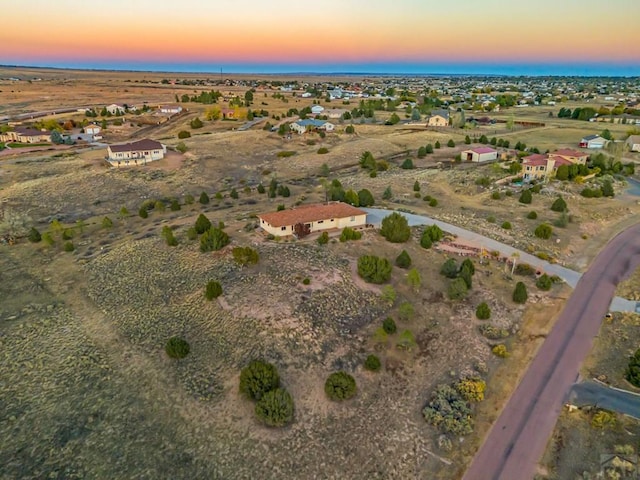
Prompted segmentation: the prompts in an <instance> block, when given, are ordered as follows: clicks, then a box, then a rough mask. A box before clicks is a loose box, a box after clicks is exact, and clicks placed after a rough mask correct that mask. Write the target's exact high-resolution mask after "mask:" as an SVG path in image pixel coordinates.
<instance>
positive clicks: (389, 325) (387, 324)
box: [382, 317, 640, 378]
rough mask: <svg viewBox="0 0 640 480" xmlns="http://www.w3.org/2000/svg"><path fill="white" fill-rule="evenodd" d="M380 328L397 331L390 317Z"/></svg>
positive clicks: (390, 332) (390, 331) (391, 331)
mask: <svg viewBox="0 0 640 480" xmlns="http://www.w3.org/2000/svg"><path fill="white" fill-rule="evenodd" d="M382 328H383V329H384V331H385V332H386V333H387V334H389V335H393V334H394V333H396V331H397V330H398V327H397V326H396V322H395V320H394V319H393V318H391V317H387V318H385V319H384V320H383V321H382ZM639 378H640V377H639Z"/></svg>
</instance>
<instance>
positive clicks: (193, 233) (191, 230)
mask: <svg viewBox="0 0 640 480" xmlns="http://www.w3.org/2000/svg"><path fill="white" fill-rule="evenodd" d="M187 238H188V239H189V240H195V239H196V238H198V232H197V231H196V227H189V229H188V230H187Z"/></svg>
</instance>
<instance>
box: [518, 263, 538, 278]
mask: <svg viewBox="0 0 640 480" xmlns="http://www.w3.org/2000/svg"><path fill="white" fill-rule="evenodd" d="M513 273H515V274H516V275H522V276H523V277H526V276H529V275H535V274H536V269H535V267H532V266H531V265H529V264H528V263H518V264H517V265H516V268H515V269H514V272H513Z"/></svg>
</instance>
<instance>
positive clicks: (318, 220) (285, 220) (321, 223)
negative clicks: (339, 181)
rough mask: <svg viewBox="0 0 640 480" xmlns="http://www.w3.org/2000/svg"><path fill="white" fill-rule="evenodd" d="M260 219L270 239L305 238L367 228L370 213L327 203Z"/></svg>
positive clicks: (268, 215) (347, 205) (263, 216)
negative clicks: (324, 231) (325, 232)
mask: <svg viewBox="0 0 640 480" xmlns="http://www.w3.org/2000/svg"><path fill="white" fill-rule="evenodd" d="M258 219H259V221H260V227H261V228H262V229H263V230H264V231H265V232H267V233H270V234H271V235H275V236H280V237H286V236H289V235H296V236H298V237H302V236H305V235H308V234H309V233H313V232H321V231H323V230H333V229H343V228H344V227H351V228H356V227H364V226H365V225H366V224H367V212H364V211H362V210H360V209H359V208H356V207H353V206H351V205H349V204H348V203H342V202H328V203H318V204H313V205H302V206H299V207H295V208H293V209H290V210H281V211H279V212H272V213H263V214H261V215H258Z"/></svg>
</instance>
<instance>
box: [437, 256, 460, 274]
mask: <svg viewBox="0 0 640 480" xmlns="http://www.w3.org/2000/svg"><path fill="white" fill-rule="evenodd" d="M458 270H459V269H458V262H456V260H455V258H447V260H446V261H445V262H444V263H443V264H442V267H440V275H444V276H445V277H447V278H456V277H457V276H458Z"/></svg>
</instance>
